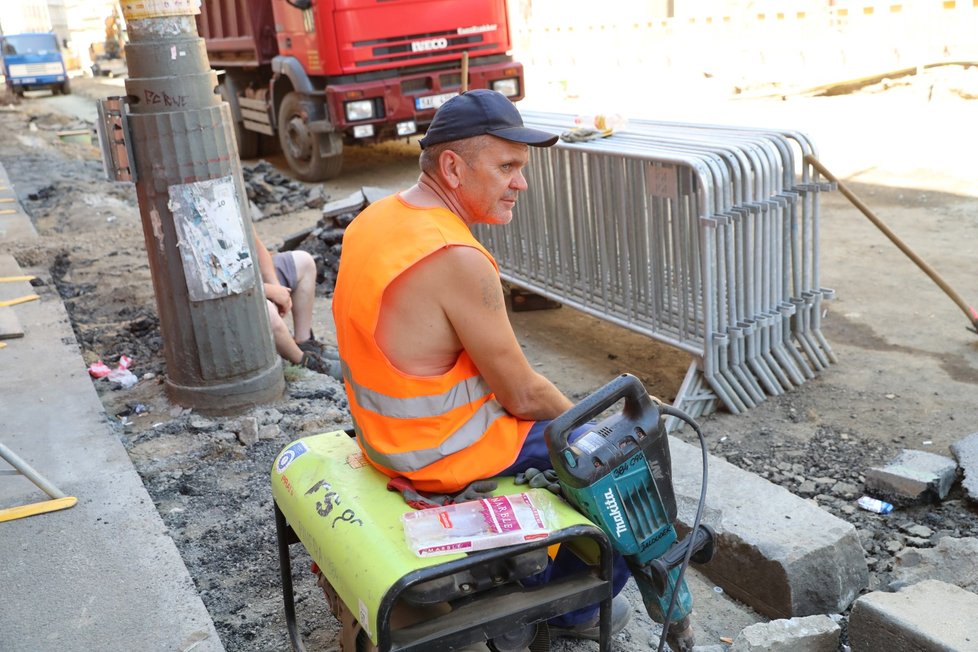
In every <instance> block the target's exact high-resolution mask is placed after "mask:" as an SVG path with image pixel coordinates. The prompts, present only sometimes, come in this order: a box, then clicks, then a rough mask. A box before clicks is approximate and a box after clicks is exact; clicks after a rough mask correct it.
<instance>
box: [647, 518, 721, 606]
mask: <svg viewBox="0 0 978 652" xmlns="http://www.w3.org/2000/svg"><path fill="white" fill-rule="evenodd" d="M715 539H716V534H715V533H714V532H713V528H711V527H710V526H709V525H700V526H699V527H697V528H696V531H695V532H691V533H690V534H687V535H686V536H685V537H683V540H682V541H680V542H679V543H677V544H676V545H674V546H673V547H671V548H669V550H667V551H666V552H665V554H664V555H662V556H661V557H659V558H657V559H653V560H652V561H651V562H649V575H651V577H652V583H653V584H654V585H655V590H656V591H658V592H659V595H663V594H664V593H665V592H666V589H667V588H668V587H669V571H671V570H672V569H673V568H676V567H677V566H679V565H680V564H681V563H683V559H685V558H686V551H687V550H688V549H689V547H690V546H692V547H693V554H692V556H691V557H690V561H693V562H696V563H697V564H705V563H706V562H708V561H710V560H711V559H713V551H714V541H715Z"/></svg>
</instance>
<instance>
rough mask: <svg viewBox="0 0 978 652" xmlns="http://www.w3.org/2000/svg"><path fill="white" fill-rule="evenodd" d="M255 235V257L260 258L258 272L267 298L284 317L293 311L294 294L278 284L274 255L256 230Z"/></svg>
mask: <svg viewBox="0 0 978 652" xmlns="http://www.w3.org/2000/svg"><path fill="white" fill-rule="evenodd" d="M254 235H255V255H256V256H257V257H258V270H259V272H260V273H261V280H262V282H263V283H264V286H265V298H266V299H268V300H269V301H271V302H272V303H274V304H275V305H276V306H277V307H278V314H280V315H282V316H284V315H287V314H288V313H289V311H290V310H292V292H291V290H289V288H287V287H285V286H283V285H282V284H281V283H279V282H278V275H277V274H275V263H274V261H272V254H271V253H269V251H268V249H266V248H265V245H264V244H263V243H262V241H261V238H259V237H258V231H257V230H254Z"/></svg>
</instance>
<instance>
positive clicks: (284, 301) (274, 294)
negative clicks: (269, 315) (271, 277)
mask: <svg viewBox="0 0 978 652" xmlns="http://www.w3.org/2000/svg"><path fill="white" fill-rule="evenodd" d="M265 298H266V299H268V300H269V301H271V302H272V303H274V304H275V305H276V306H277V307H278V314H279V316H280V317H285V316H286V315H287V314H289V312H290V311H291V310H292V290H290V289H289V288H287V287H285V286H284V285H278V284H277V283H265Z"/></svg>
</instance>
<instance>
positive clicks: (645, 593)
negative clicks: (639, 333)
mask: <svg viewBox="0 0 978 652" xmlns="http://www.w3.org/2000/svg"><path fill="white" fill-rule="evenodd" d="M622 399H624V406H623V408H622V411H621V412H620V413H618V414H613V415H612V416H609V417H607V418H605V419H603V420H602V421H600V422H599V423H598V424H597V425H594V426H592V427H589V428H588V429H587V431H586V432H584V433H583V434H582V435H581V436H579V437H577V438H576V439H575V440H574V441H572V442H568V439H569V436H570V434H571V433H572V432H574V430H575V429H577V428H579V427H580V426H583V425H585V424H586V423H588V422H590V421H592V420H593V419H595V418H597V417H598V416H599V415H600V414H601V413H602V412H603V411H605V410H606V409H608V408H609V407H611V406H612V405H614V404H615V403H617V402H618V401H619V400H622ZM665 416H673V417H676V418H679V419H682V420H683V421H685V422H687V423H689V424H690V425H691V426H692V427H693V428H694V430H695V431H696V433H697V435H698V436H699V437H700V443H701V445H702V446H703V482H702V490H701V494H700V501H699V506H698V508H697V511H696V518H695V520H694V522H693V525H692V527H691V529H690V533H689V534H688V535H687V536H686V537H685V538H683V539H682V541H677V536H676V530H675V528H674V526H673V523H674V522H675V520H676V514H677V510H676V497H675V493H674V491H673V486H672V462H671V457H670V454H669V441H668V437H667V435H666V428H665V426H664V417H665ZM545 436H546V441H547V448H548V450H549V452H550V459H551V463H552V464H553V467H554V470H555V471H556V473H557V478H558V480H559V482H560V485H561V491H562V493H563V495H564V497H565V498H566V499H567V500H568V501H569V502H570V503H571V504H572V505H574V506H575V507H576V508H577V509H578V511H580V512H581V513H582V514H584V515H585V516H587V517H588V519H589V520H590V521H592V522H593V523H594V524H595V525H597V526H598V527H599V528H601V529H602V530H603V531H604V532H605V533H606V534H607V535H608V538H609V539H610V540H611V542H612V546H613V547H614V548H615V549H616V550H617V551H618V552H619V553H621V554H622V555H623V556H624V557H625V560H626V561H627V563H628V566H629V569H630V570H631V572H632V576H633V577H634V579H635V582H636V584H637V585H638V588H639V591H640V592H641V594H642V601H643V602H644V603H645V609H646V611H647V612H648V614H649V616H650V617H651V618H652V619H653V620H655V621H657V622H660V623H662V629H663V631H662V637H661V638H660V641H659V650H660V651H661V650H662V649H663V647H664V644H665V642H666V640H668V641H669V644H670V646H671V647H672V648H673V649H674V650H678V651H680V652H688V651H689V650H692V648H693V638H694V637H693V630H692V626H691V624H690V613H691V612H692V610H693V599H692V596H691V594H690V592H689V588H688V587H687V585H686V582H685V580H684V579H683V576H684V574H685V571H686V567H687V565H688V564H689V562H690V561H693V562H696V563H701V564H702V563H706V562H708V561H709V560H710V559H712V558H713V552H714V533H713V531H712V530H711V529H710V528H709V527H708V526H706V525H701V524H700V522H699V521H700V516H701V514H702V511H703V504H704V502H705V495H706V483H707V467H706V447H705V442H704V441H703V435H702V433H701V432H700V430H699V427H698V426H697V424H696V423H695V422H694V421H693V419H692V418H690V417H689V416H688V415H686V414H685V413H684V412H682V411H681V410H678V409H676V408H673V407H670V406H667V405H663V404H662V403H660V402H659V401H657V400H655V399H653V398H652V397H650V396H649V395H648V393H647V392H646V391H645V387H644V386H643V385H642V383H641V381H639V380H638V378H636V377H635V376H632V375H630V374H622V375H621V376H619V377H617V378H615V379H614V380H612V381H611V382H609V383H608V384H607V385H605V386H604V387H602V388H600V389H599V390H597V391H596V392H594V393H593V394H591V395H589V396H587V397H586V398H585V399H584V400H582V401H581V402H580V403H578V404H577V405H575V406H574V407H573V408H571V409H570V410H568V411H567V412H565V413H564V414H562V415H560V416H559V417H557V418H556V419H554V420H553V421H552V422H551V423H550V424H549V425H548V426H547V430H546V433H545Z"/></svg>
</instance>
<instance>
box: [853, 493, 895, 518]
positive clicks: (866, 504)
mask: <svg viewBox="0 0 978 652" xmlns="http://www.w3.org/2000/svg"><path fill="white" fill-rule="evenodd" d="M856 504H857V505H859V506H860V507H862V508H863V509H865V510H867V511H870V512H876V513H877V514H889V513H890V512H892V511H893V505H891V504H890V503H888V502H886V501H885V500H879V499H877V498H870V497H869V496H863V497H862V498H860V499H859V500H857V501H856Z"/></svg>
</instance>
